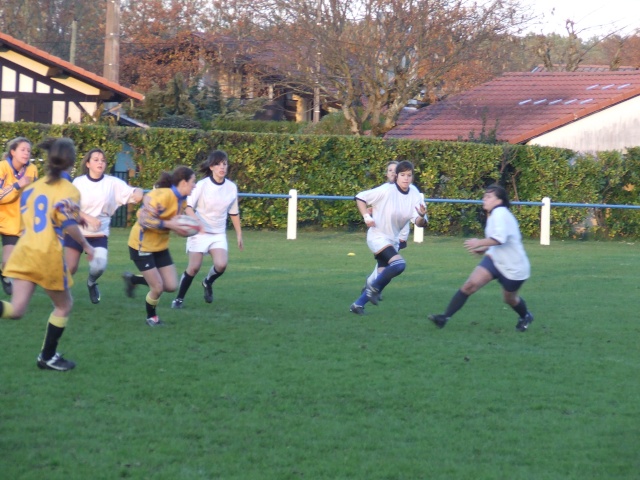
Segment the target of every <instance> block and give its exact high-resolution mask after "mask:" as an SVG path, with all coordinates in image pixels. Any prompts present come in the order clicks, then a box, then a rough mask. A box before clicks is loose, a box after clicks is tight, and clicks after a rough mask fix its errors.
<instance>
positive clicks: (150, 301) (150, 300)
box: [145, 292, 160, 307]
mask: <svg viewBox="0 0 640 480" xmlns="http://www.w3.org/2000/svg"><path fill="white" fill-rule="evenodd" d="M145 300H146V302H147V303H148V304H149V305H153V306H154V307H155V306H156V305H158V304H159V303H160V299H159V298H151V292H149V293H147V298H145Z"/></svg>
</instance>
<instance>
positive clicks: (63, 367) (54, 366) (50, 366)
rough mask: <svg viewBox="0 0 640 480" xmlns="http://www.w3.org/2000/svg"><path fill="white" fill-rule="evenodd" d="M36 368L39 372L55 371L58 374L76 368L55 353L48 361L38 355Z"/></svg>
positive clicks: (73, 364)
mask: <svg viewBox="0 0 640 480" xmlns="http://www.w3.org/2000/svg"><path fill="white" fill-rule="evenodd" d="M37 365H38V368H39V369H41V370H57V371H59V372H66V371H67V370H71V369H72V368H74V367H75V366H76V364H75V363H74V362H72V361H71V360H65V359H64V358H62V354H60V353H57V352H56V354H55V355H54V356H53V357H51V358H50V359H49V360H45V359H44V358H42V354H40V355H38V363H37Z"/></svg>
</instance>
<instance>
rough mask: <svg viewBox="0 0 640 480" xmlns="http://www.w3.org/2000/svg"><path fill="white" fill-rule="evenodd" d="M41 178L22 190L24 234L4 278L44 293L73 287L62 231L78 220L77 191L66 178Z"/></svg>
mask: <svg viewBox="0 0 640 480" xmlns="http://www.w3.org/2000/svg"><path fill="white" fill-rule="evenodd" d="M46 180H47V177H45V178H42V179H40V180H38V181H36V182H34V183H32V184H31V185H29V186H28V187H26V188H25V189H24V191H23V192H22V196H21V198H20V211H21V212H22V220H23V222H24V234H23V235H22V236H21V237H20V239H19V240H18V243H17V244H16V246H15V248H14V249H13V252H12V253H11V256H10V257H9V261H8V262H7V264H6V266H5V268H4V271H3V275H4V276H5V277H10V278H20V279H22V280H27V281H29V282H33V283H35V284H37V285H40V286H41V287H42V288H45V289H47V290H65V289H68V288H70V287H71V286H72V285H73V280H72V279H71V274H70V272H69V271H68V270H67V266H66V264H65V262H64V249H63V247H62V238H63V236H64V235H63V233H62V230H63V229H64V228H65V227H67V226H69V225H72V224H77V223H78V222H79V221H80V192H79V191H78V189H77V188H76V187H74V186H73V185H72V184H71V182H70V181H69V180H67V179H65V178H61V179H59V180H56V181H54V182H53V183H50V184H48V183H46Z"/></svg>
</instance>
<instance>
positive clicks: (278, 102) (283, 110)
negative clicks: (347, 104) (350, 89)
mask: <svg viewBox="0 0 640 480" xmlns="http://www.w3.org/2000/svg"><path fill="white" fill-rule="evenodd" d="M193 37H194V41H197V42H199V44H200V46H201V48H202V51H203V52H205V56H206V58H207V59H208V60H209V61H208V62H207V61H203V62H202V63H203V64H204V65H206V67H205V72H204V75H203V80H204V84H206V85H207V86H212V85H214V84H217V86H218V87H219V88H220V91H221V93H222V95H223V96H224V97H225V98H237V99H240V100H241V101H248V100H252V99H257V98H263V99H265V100H266V103H265V106H264V107H263V109H262V110H261V111H259V112H258V113H257V114H256V118H257V119H259V120H288V121H295V122H302V121H311V120H312V118H313V109H314V103H313V102H314V92H313V91H312V89H310V88H309V87H307V86H305V85H301V84H300V83H298V82H296V81H295V80H293V79H294V78H297V77H298V76H299V72H297V71H296V68H297V67H296V66H295V65H293V64H292V63H287V64H285V65H283V64H282V63H281V62H282V55H281V52H283V51H285V52H286V51H287V49H288V48H289V47H288V46H287V45H285V44H283V43H282V42H279V41H272V42H263V41H258V40H255V39H251V38H242V39H239V38H236V37H233V36H229V35H220V34H217V33H212V34H202V33H196V34H193ZM275 52H279V53H278V54H276V53H275ZM333 109H335V102H333V101H332V99H330V98H327V97H326V96H325V95H323V96H322V98H321V106H320V116H324V115H326V114H327V113H329V112H330V111H332V110H333Z"/></svg>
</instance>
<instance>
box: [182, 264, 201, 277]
mask: <svg viewBox="0 0 640 480" xmlns="http://www.w3.org/2000/svg"><path fill="white" fill-rule="evenodd" d="M184 271H185V272H187V274H188V275H189V276H191V277H195V276H196V275H197V274H198V272H199V271H200V266H197V267H192V266H191V265H189V266H188V267H187V268H185V270H184Z"/></svg>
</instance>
